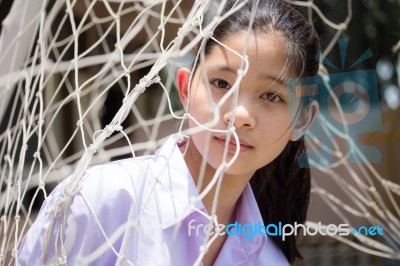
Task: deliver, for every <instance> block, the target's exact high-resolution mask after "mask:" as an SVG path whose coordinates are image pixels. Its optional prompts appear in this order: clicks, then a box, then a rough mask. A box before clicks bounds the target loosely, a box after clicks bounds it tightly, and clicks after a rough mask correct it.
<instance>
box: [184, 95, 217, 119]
mask: <svg viewBox="0 0 400 266" xmlns="http://www.w3.org/2000/svg"><path fill="white" fill-rule="evenodd" d="M211 103H212V101H211V100H210V99H209V97H208V95H207V93H206V91H205V90H204V89H201V90H200V89H199V90H197V91H193V92H192V95H191V97H190V103H189V110H188V111H189V113H190V115H191V116H193V117H194V118H195V119H196V120H197V121H198V122H199V123H201V124H205V123H207V122H209V121H210V120H212V114H213V110H212V105H211Z"/></svg>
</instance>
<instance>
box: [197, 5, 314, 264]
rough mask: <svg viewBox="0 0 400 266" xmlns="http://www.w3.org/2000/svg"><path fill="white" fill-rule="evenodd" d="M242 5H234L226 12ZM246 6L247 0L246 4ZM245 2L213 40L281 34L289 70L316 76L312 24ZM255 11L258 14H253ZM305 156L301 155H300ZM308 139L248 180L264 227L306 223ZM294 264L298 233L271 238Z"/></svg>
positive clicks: (281, 8) (285, 8)
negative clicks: (250, 33) (241, 33)
mask: <svg viewBox="0 0 400 266" xmlns="http://www.w3.org/2000/svg"><path fill="white" fill-rule="evenodd" d="M238 2H240V1H231V2H228V4H227V5H226V7H225V9H224V11H223V13H226V12H228V11H229V10H231V9H232V8H233V5H234V4H235V3H236V4H237V3H238ZM242 2H243V1H242ZM255 2H256V1H247V3H245V4H244V6H243V7H242V8H240V9H239V10H238V11H236V12H235V13H233V14H232V15H230V16H229V17H227V18H226V19H224V20H223V21H222V22H221V23H220V24H219V25H218V26H217V27H216V28H215V29H214V31H213V38H215V39H217V40H218V41H222V40H223V39H224V38H226V37H228V36H232V34H234V33H236V32H239V31H246V30H248V29H249V25H250V23H251V21H250V19H251V17H252V14H254V16H255V17H254V20H253V21H252V25H251V28H250V29H251V30H253V31H256V32H262V33H267V34H268V33H279V34H282V35H283V37H284V43H285V45H286V47H284V48H285V50H286V53H287V54H288V58H289V62H288V64H289V67H290V70H291V72H292V73H293V74H294V75H295V76H297V77H301V76H313V75H316V74H317V72H318V66H319V62H318V60H317V59H316V57H315V55H316V54H317V52H318V50H319V38H318V35H317V34H316V32H315V30H314V28H313V26H312V25H311V24H310V23H308V22H307V19H306V18H305V17H304V16H303V15H302V14H301V13H300V12H299V11H297V10H296V9H295V8H294V7H292V6H290V5H289V4H287V3H285V2H283V1H280V0H260V1H259V4H258V6H257V7H255V6H253V5H254V3H255ZM253 10H254V11H253ZM214 45H216V42H215V41H214V40H213V39H212V38H210V39H208V40H207V42H206V44H205V47H204V53H205V55H207V54H208V53H210V51H211V49H212V48H213V46H214ZM301 156H303V157H301ZM304 156H305V144H304V139H300V140H298V141H289V143H288V144H287V146H286V147H285V149H284V150H283V152H282V153H281V154H280V155H279V156H278V157H277V158H276V159H275V160H274V161H272V162H271V163H269V164H268V165H265V166H264V167H262V168H260V169H258V170H257V171H256V172H255V174H254V175H253V177H252V178H251V180H250V184H251V186H252V189H253V192H254V195H255V198H256V200H257V203H258V206H259V209H260V212H261V215H262V217H263V221H264V224H271V223H272V224H278V222H282V224H292V225H293V224H294V223H295V222H296V223H297V224H300V223H304V222H305V220H306V215H307V209H308V204H309V199H310V189H311V181H310V170H309V168H301V167H300V166H299V160H300V157H301V158H302V160H303V165H304V159H305V157H304ZM269 237H271V238H272V239H273V241H274V242H275V243H276V245H277V246H279V247H280V249H281V250H282V252H283V253H284V254H285V256H286V258H287V259H288V261H289V262H290V263H293V262H294V260H295V259H296V257H299V258H302V257H301V255H300V253H299V251H298V249H297V245H296V239H295V236H294V235H291V236H289V237H287V238H286V239H285V241H282V239H281V237H280V236H269Z"/></svg>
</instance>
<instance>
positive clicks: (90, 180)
mask: <svg viewBox="0 0 400 266" xmlns="http://www.w3.org/2000/svg"><path fill="white" fill-rule="evenodd" d="M151 161H152V156H146V157H139V158H130V159H124V160H119V161H114V162H109V163H105V164H101V165H96V166H92V167H90V168H88V169H87V170H86V171H85V172H84V173H83V174H82V176H81V177H80V178H79V179H78V182H77V186H76V191H75V193H77V194H81V195H82V196H84V197H85V198H86V199H91V200H93V201H94V202H95V203H96V204H99V203H101V202H102V201H110V200H111V201H112V200H119V199H121V198H122V199H124V200H126V201H129V202H133V201H134V199H135V198H137V196H138V195H137V194H138V193H139V192H140V190H142V188H143V186H144V185H145V182H146V179H147V178H146V177H147V175H148V173H149V167H150V164H151ZM72 178H73V177H72V176H71V177H70V180H69V182H70V183H71V181H72V180H71V179H72Z"/></svg>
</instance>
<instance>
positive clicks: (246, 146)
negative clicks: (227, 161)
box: [214, 136, 254, 153]
mask: <svg viewBox="0 0 400 266" xmlns="http://www.w3.org/2000/svg"><path fill="white" fill-rule="evenodd" d="M214 139H215V140H216V141H217V143H218V144H219V145H220V146H221V147H222V148H223V149H225V146H226V145H225V142H226V137H225V136H223V137H214ZM239 143H240V145H239V151H240V152H246V151H249V150H251V149H253V148H254V147H253V146H251V145H249V144H248V143H247V142H246V141H244V140H241V139H239ZM237 145H238V144H237V143H236V140H235V138H234V137H231V139H230V141H229V143H228V151H229V152H230V153H235V152H236V148H237Z"/></svg>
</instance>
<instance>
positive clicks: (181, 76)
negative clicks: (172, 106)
mask: <svg viewBox="0 0 400 266" xmlns="http://www.w3.org/2000/svg"><path fill="white" fill-rule="evenodd" d="M189 78H190V70H189V69H187V68H184V67H183V68H180V69H179V70H178V72H177V73H176V81H177V85H178V93H179V99H180V100H181V103H182V105H183V108H185V109H186V106H187V103H188V101H189Z"/></svg>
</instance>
